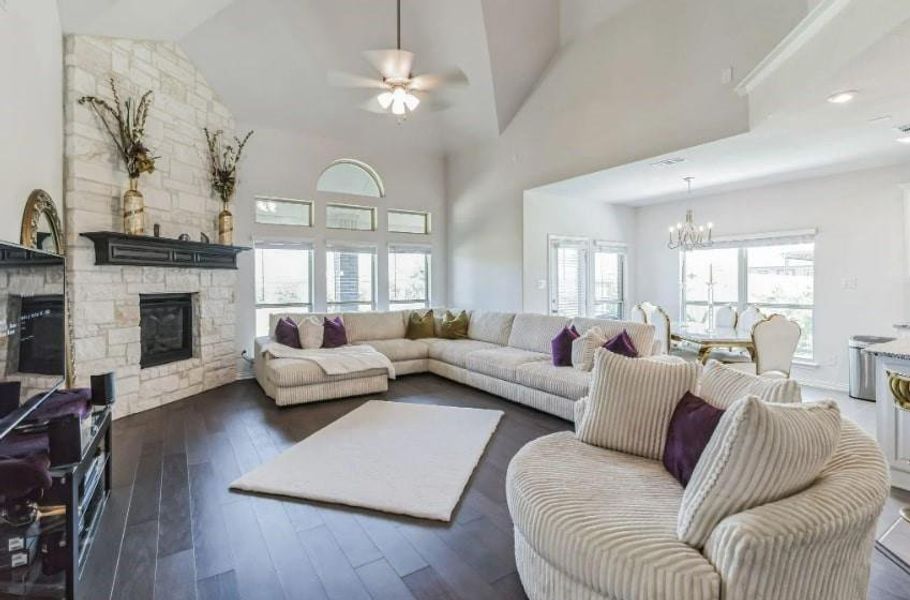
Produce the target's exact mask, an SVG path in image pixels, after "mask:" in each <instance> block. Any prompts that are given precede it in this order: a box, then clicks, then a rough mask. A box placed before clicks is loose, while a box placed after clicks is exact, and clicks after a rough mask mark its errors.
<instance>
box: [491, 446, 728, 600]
mask: <svg viewBox="0 0 910 600" xmlns="http://www.w3.org/2000/svg"><path fill="white" fill-rule="evenodd" d="M506 494H507V499H508V503H509V510H510V512H511V514H512V519H513V521H514V523H515V528H516V530H517V531H518V532H520V533H521V535H522V536H523V537H524V539H525V540H527V542H528V544H530V545H531V546H532V547H533V548H534V550H535V551H536V552H537V553H538V554H540V555H541V556H542V557H543V558H544V559H546V560H547V561H548V562H549V563H551V564H552V565H553V566H554V567H555V568H556V569H558V570H560V571H562V572H563V573H566V574H567V575H569V576H570V577H572V578H573V579H576V580H578V581H580V582H582V583H584V584H585V585H586V586H588V587H590V588H592V589H593V590H594V591H596V592H597V593H598V594H599V596H597V597H602V598H613V599H616V600H641V599H643V598H647V599H649V600H708V599H710V600H716V599H717V598H719V597H720V577H719V576H718V575H717V573H716V571H715V570H714V567H713V566H712V565H711V564H710V563H709V562H708V560H707V559H706V558H705V557H704V556H703V555H702V554H701V553H700V552H698V551H697V550H695V549H694V548H692V547H690V546H688V545H686V544H684V543H682V542H680V541H679V540H678V539H677V537H676V514H677V512H678V511H679V506H680V501H681V499H682V488H681V487H680V486H679V484H678V483H677V482H676V480H675V479H673V477H672V476H671V475H670V474H669V473H667V472H666V471H665V470H664V468H663V466H662V465H661V464H660V463H659V462H657V461H653V460H648V459H645V458H640V457H636V456H632V455H629V454H623V453H621V452H615V451H612V450H605V449H603V448H597V447H596V446H590V445H588V444H585V443H583V442H580V441H579V440H577V439H575V438H574V436H573V435H572V433H571V432H560V433H554V434H551V435H547V436H544V437H541V438H538V439H536V440H534V441H532V442H530V443H528V444H526V445H525V446H524V447H523V448H522V449H521V450H519V451H518V453H517V454H516V455H515V457H514V458H513V459H512V461H511V463H510V464H509V468H508V473H507V475H506ZM592 597H593V596H592Z"/></svg>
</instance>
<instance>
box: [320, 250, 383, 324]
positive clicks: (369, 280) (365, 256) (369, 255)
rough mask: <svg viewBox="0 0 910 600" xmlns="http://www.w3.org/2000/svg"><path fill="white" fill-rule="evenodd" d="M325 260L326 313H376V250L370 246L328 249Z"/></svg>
mask: <svg viewBox="0 0 910 600" xmlns="http://www.w3.org/2000/svg"><path fill="white" fill-rule="evenodd" d="M325 258H326V269H325V274H326V308H327V310H328V311H329V312H346V311H347V312H358V311H369V310H374V308H375V306H376V249H375V248H373V247H369V246H344V245H328V246H327V247H326V253H325Z"/></svg>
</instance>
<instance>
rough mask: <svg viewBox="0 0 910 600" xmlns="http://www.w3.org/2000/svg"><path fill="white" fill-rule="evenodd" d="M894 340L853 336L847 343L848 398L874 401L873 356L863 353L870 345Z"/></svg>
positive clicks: (871, 336) (874, 336) (870, 336)
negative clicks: (848, 369) (848, 367)
mask: <svg viewBox="0 0 910 600" xmlns="http://www.w3.org/2000/svg"><path fill="white" fill-rule="evenodd" d="M893 339H894V338H890V337H879V336H876V335H854V336H851V337H850V340H849V341H848V342H847V361H848V363H849V366H850V397H851V398H858V399H860V400H872V401H875V356H873V355H872V354H867V353H865V352H863V348H865V347H866V346H871V345H872V344H882V343H884V342H890V341H891V340H893Z"/></svg>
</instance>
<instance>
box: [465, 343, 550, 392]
mask: <svg viewBox="0 0 910 600" xmlns="http://www.w3.org/2000/svg"><path fill="white" fill-rule="evenodd" d="M532 362H545V363H547V364H549V362H550V355H549V354H542V353H540V352H530V351H528V350H519V349H518V348H509V347H505V348H495V349H492V350H478V351H476V352H471V353H470V354H468V357H467V362H466V366H467V368H468V370H469V371H473V372H475V373H480V374H482V375H489V376H490V377H495V378H496V379H502V380H504V381H511V382H513V383H518V367H520V366H521V365H524V364H527V363H532Z"/></svg>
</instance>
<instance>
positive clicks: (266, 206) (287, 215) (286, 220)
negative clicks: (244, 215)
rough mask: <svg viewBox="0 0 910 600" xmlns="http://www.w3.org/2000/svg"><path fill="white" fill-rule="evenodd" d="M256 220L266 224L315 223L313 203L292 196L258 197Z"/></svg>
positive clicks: (307, 224) (308, 225)
mask: <svg viewBox="0 0 910 600" xmlns="http://www.w3.org/2000/svg"><path fill="white" fill-rule="evenodd" d="M256 222H257V223H263V224H265V225H297V226H299V227H311V226H312V225H313V203H312V202H308V201H306V200H292V199H290V198H271V197H266V196H257V197H256Z"/></svg>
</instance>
